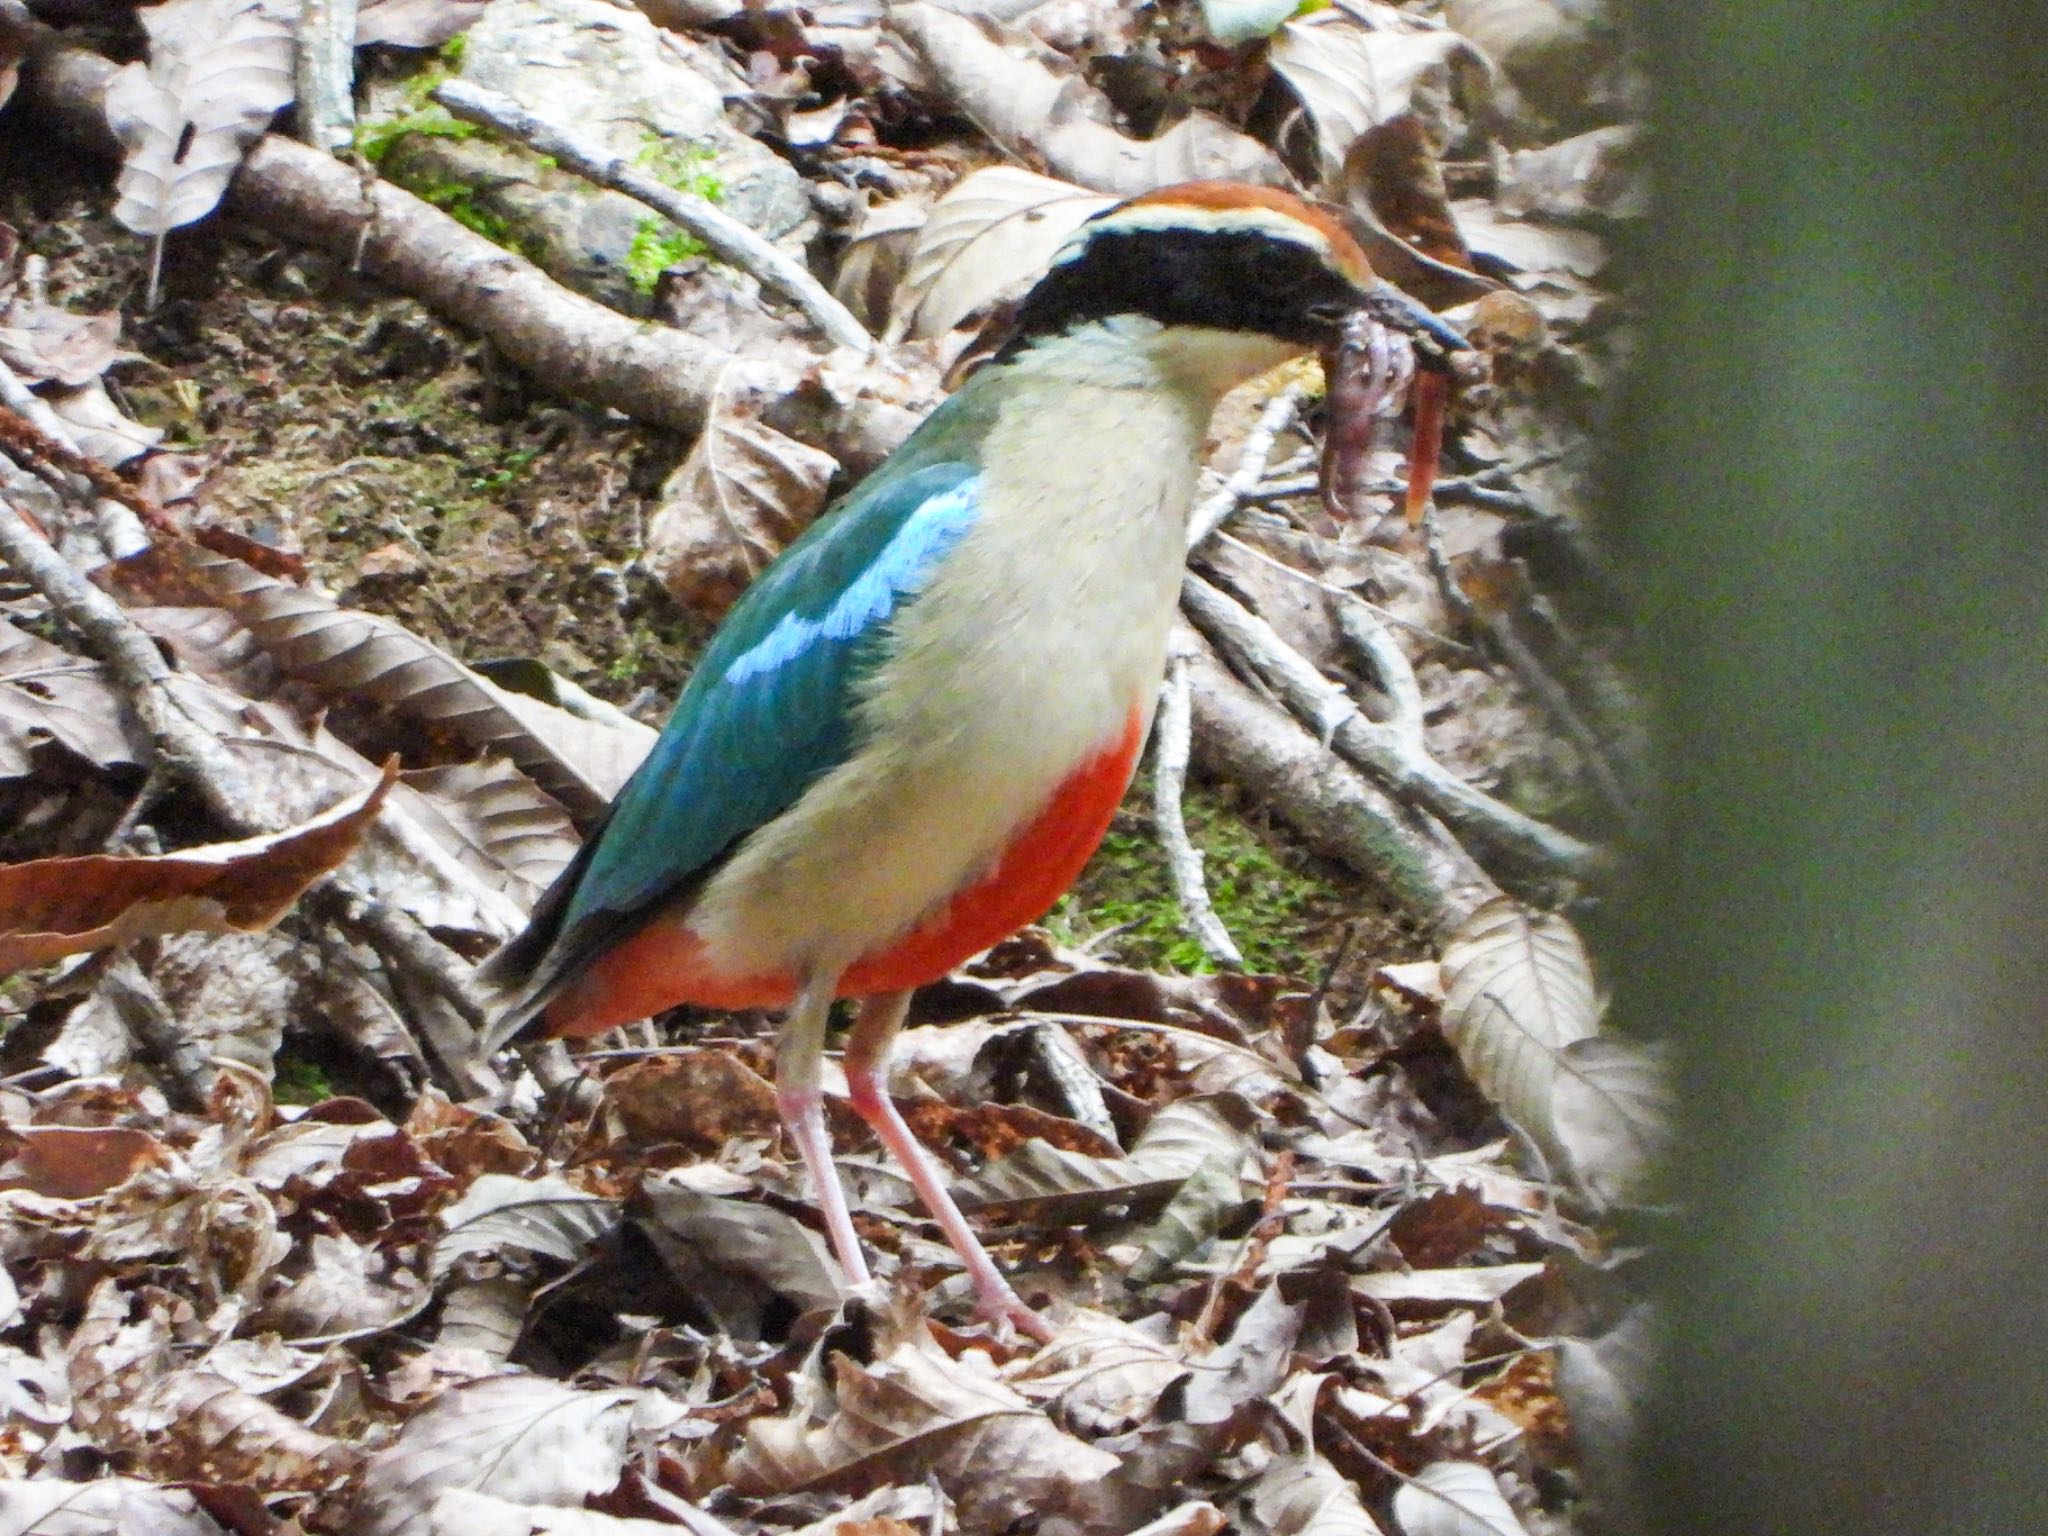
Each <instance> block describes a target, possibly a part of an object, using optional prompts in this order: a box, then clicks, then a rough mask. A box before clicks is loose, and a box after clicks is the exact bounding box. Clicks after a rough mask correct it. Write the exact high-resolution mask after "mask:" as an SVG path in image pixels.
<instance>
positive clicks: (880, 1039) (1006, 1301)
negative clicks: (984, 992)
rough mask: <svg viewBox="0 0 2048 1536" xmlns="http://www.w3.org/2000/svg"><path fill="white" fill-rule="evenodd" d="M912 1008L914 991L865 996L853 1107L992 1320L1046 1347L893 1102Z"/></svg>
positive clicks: (857, 1030)
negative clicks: (893, 1076) (895, 1051)
mask: <svg viewBox="0 0 2048 1536" xmlns="http://www.w3.org/2000/svg"><path fill="white" fill-rule="evenodd" d="M909 1006H910V994H909V993H908V992H883V993H878V994H877V995H876V996H874V997H869V998H864V999H863V1000H862V1002H861V1005H860V1017H859V1019H858V1020H856V1021H855V1023H854V1026H853V1036H852V1038H851V1039H849V1040H848V1041H847V1044H846V1083H847V1087H848V1088H849V1089H850V1090H851V1091H852V1094H853V1107H854V1109H855V1110H856V1111H857V1112H858V1113H859V1115H860V1117H861V1119H863V1120H865V1121H867V1123H868V1124H869V1125H871V1126H873V1127H874V1131H875V1134H876V1135H877V1136H879V1137H881V1139H882V1145H883V1146H884V1147H886V1148H887V1149H888V1150H889V1153H890V1155H891V1156H893V1157H894V1158H895V1159H896V1161H897V1162H898V1163H900V1164H902V1166H903V1171H904V1172H905V1173H907V1174H909V1175H910V1183H911V1187H912V1188H914V1189H915V1190H916V1191H917V1196H918V1198H919V1199H920V1200H922V1201H923V1202H924V1205H925V1209H926V1210H928V1211H930V1212H931V1213H932V1216H933V1217H934V1218H935V1219H936V1220H937V1221H938V1224H939V1228H940V1230H941V1231H943V1232H944V1233H945V1234H946V1241H947V1242H949V1243H951V1244H952V1245H953V1251H954V1252H955V1253H957V1254H959V1255H960V1258H961V1261H962V1262H963V1263H964V1264H966V1266H967V1274H968V1277H969V1278H970V1279H971V1280H973V1282H974V1291H975V1294H976V1295H977V1296H979V1297H980V1298H981V1308H980V1310H981V1314H982V1316H984V1317H986V1318H988V1319H989V1320H990V1321H991V1322H1004V1321H1007V1322H1010V1323H1014V1324H1015V1325H1016V1326H1017V1327H1018V1328H1020V1329H1022V1330H1023V1331H1024V1332H1025V1333H1026V1334H1029V1335H1030V1336H1031V1337H1032V1338H1034V1339H1037V1340H1038V1341H1039V1342H1040V1343H1044V1342H1045V1341H1046V1340H1048V1339H1050V1338H1051V1337H1052V1329H1051V1328H1050V1327H1049V1326H1048V1325H1047V1324H1046V1322H1045V1320H1044V1319H1043V1318H1041V1317H1040V1316H1039V1315H1038V1314H1037V1313H1036V1312H1034V1311H1032V1310H1031V1309H1030V1308H1029V1307H1027V1306H1025V1305H1024V1303H1023V1302H1022V1301H1021V1300H1019V1299H1018V1296H1017V1293H1016V1292H1015V1291H1014V1290H1012V1289H1011V1288H1010V1282H1009V1281H1007V1280H1005V1279H1004V1278H1003V1274H1002V1271H1001V1270H999V1269H997V1268H996V1265H995V1260H993V1259H991V1258H990V1257H989V1256H988V1250H987V1249H986V1248H984V1247H982V1246H981V1239H980V1238H978V1237H976V1236H975V1235H974V1229H973V1228H972V1227H970V1226H969V1225H968V1224H967V1218H966V1217H965V1216H964V1215H962V1214H961V1212H960V1207H959V1206H957V1205H955V1204H954V1203H953V1196H952V1194H951V1193H950V1192H949V1191H948V1190H947V1188H946V1173H945V1170H944V1169H943V1168H941V1167H940V1166H939V1164H938V1162H937V1161H936V1160H935V1159H934V1158H933V1157H932V1155H931V1153H929V1152H927V1151H926V1150H925V1149H924V1146H923V1144H922V1143H920V1142H919V1141H918V1139H917V1138H916V1137H915V1136H913V1135H912V1134H911V1133H910V1127H909V1126H907V1125H905V1124H904V1123H903V1116H902V1115H900V1114H898V1113H897V1112H896V1106H895V1104H894V1103H893V1102H891V1100H890V1098H889V1046H890V1044H891V1043H892V1042H893V1041H894V1040H895V1038H896V1031H897V1029H898V1028H899V1027H900V1026H901V1025H902V1023H903V1015H904V1012H905V1010H907V1009H908V1008H909Z"/></svg>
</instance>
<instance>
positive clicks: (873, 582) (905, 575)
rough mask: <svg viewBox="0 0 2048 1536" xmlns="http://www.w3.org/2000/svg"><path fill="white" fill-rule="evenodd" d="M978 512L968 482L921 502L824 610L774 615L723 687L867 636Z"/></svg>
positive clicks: (735, 664)
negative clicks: (838, 642) (825, 647)
mask: <svg viewBox="0 0 2048 1536" xmlns="http://www.w3.org/2000/svg"><path fill="white" fill-rule="evenodd" d="M925 473H926V474H930V473H932V472H931V471H929V470H927V471H926V472H925ZM979 510H980V509H979V507H978V505H977V503H976V500H975V482H974V481H972V480H966V481H963V482H961V483H960V484H959V485H956V486H954V487H953V489H952V490H950V491H947V492H945V493H943V494H942V495H938V496H934V497H932V498H931V499H930V500H929V501H926V502H924V503H923V504H922V505H920V506H919V507H918V508H917V510H916V511H915V512H913V513H912V514H911V515H910V517H909V518H907V519H906V520H905V521H904V522H903V523H902V524H901V525H900V526H899V527H898V528H897V530H896V532H895V534H894V535H893V536H892V537H891V538H890V539H889V542H888V543H886V544H884V545H883V546H882V547H881V549H880V550H879V551H877V552H876V554H875V556H874V559H873V561H872V563H871V564H869V566H868V567H867V569H866V570H864V571H862V572H861V573H860V574H859V575H857V576H855V577H854V579H853V582H852V584H851V585H850V586H848V587H847V588H846V589H845V590H844V591H842V592H841V593H840V594H839V595H838V596H837V597H835V598H833V599H832V602H831V605H830V606H829V607H828V608H826V609H825V611H824V612H823V613H819V614H809V613H800V612H796V611H794V610H792V611H790V612H787V613H784V614H783V615H782V617H781V618H779V619H777V620H776V621H775V627H774V628H773V629H771V630H769V631H768V633H767V634H766V635H764V636H762V637H761V639H759V640H757V641H756V642H755V643H754V645H753V646H752V647H751V648H750V649H748V650H747V651H745V652H744V653H742V654H741V655H740V656H739V657H737V658H736V659H735V660H734V661H733V663H732V665H731V666H729V667H727V668H726V670H725V686H726V687H728V688H731V687H735V686H737V685H738V684H741V683H744V682H746V681H748V680H749V679H751V678H755V677H759V676H762V675H763V674H765V673H769V672H773V671H775V670H776V669H778V668H780V667H783V666H786V665H788V664H789V663H791V662H793V661H797V660H800V659H801V658H802V657H804V656H805V655H806V654H808V653H809V652H810V651H812V650H813V649H815V648H816V647H817V646H818V645H820V644H823V643H829V642H831V641H836V640H855V639H858V638H859V637H860V636H862V635H863V634H866V633H867V632H868V630H869V629H871V628H872V627H873V626H874V625H876V624H878V623H880V622H881V621H882V620H884V619H886V618H888V617H889V615H890V614H891V613H893V612H894V611H895V608H896V604H897V603H898V602H899V601H900V600H901V599H902V598H903V597H905V596H907V595H908V594H910V593H912V592H915V591H916V590H917V589H918V588H919V587H921V586H922V585H923V584H924V580H925V577H926V575H927V574H928V573H929V572H930V571H931V570H932V569H933V567H935V566H936V565H937V564H938V562H939V561H941V560H943V559H945V557H946V553H947V551H949V550H950V549H952V547H953V546H954V545H955V544H957V543H959V542H960V538H961V535H963V534H964V533H966V532H967V530H968V529H969V528H970V527H972V526H973V524H974V519H975V517H976V516H977V515H978V513H979Z"/></svg>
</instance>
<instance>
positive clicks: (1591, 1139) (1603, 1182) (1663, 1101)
mask: <svg viewBox="0 0 2048 1536" xmlns="http://www.w3.org/2000/svg"><path fill="white" fill-rule="evenodd" d="M1673 1107H1674V1106H1673V1104H1672V1097H1671V1079H1670V1073H1669V1071H1668V1069H1667V1066H1666V1063H1665V1060H1664V1057H1663V1055H1662V1054H1661V1053H1660V1052H1658V1051H1655V1050H1652V1049H1650V1048H1648V1047H1646V1046H1643V1045H1640V1044H1638V1043H1637V1042H1635V1041H1633V1040H1620V1039H1616V1038H1615V1037H1614V1036H1612V1035H1595V1036H1592V1037H1591V1038H1588V1039H1585V1040H1574V1041H1573V1042H1572V1043H1571V1044H1569V1045H1567V1046H1566V1047H1565V1048H1564V1050H1563V1051H1562V1052H1560V1053H1559V1057H1558V1070H1557V1078H1556V1081H1555V1082H1554V1084H1553V1085H1552V1087H1551V1105H1550V1118H1551V1134H1552V1135H1553V1136H1554V1137H1555V1139H1556V1141H1557V1143H1558V1145H1559V1146H1560V1147H1561V1148H1562V1149H1563V1151H1564V1155H1565V1161H1566V1164H1567V1167H1568V1168H1569V1170H1570V1172H1571V1174H1572V1177H1573V1179H1574V1180H1575V1181H1576V1182H1577V1183H1578V1185H1579V1187H1580V1188H1581V1189H1583V1190H1584V1191H1585V1192H1586V1193H1587V1194H1589V1195H1591V1196H1592V1197H1593V1198H1594V1199H1595V1200H1597V1201H1599V1202H1600V1203H1601V1204H1603V1205H1618V1204H1621V1203H1624V1202H1626V1201H1628V1200H1630V1199H1633V1198H1634V1197H1636V1196H1637V1195H1639V1194H1641V1193H1642V1191H1643V1189H1644V1187H1645V1186H1646V1185H1647V1184H1648V1182H1649V1179H1650V1175H1651V1174H1652V1173H1653V1172H1654V1171H1655V1169H1656V1165H1657V1160H1658V1158H1660V1157H1661V1156H1662V1155H1663V1152H1664V1149H1665V1145H1666V1143H1667V1142H1668V1140H1669V1138H1670V1131H1671V1117H1672V1110H1673Z"/></svg>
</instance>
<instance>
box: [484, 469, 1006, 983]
mask: <svg viewBox="0 0 2048 1536" xmlns="http://www.w3.org/2000/svg"><path fill="white" fill-rule="evenodd" d="M919 435H920V436H923V435H924V434H922V433H920V434H919ZM906 446H907V448H914V447H916V446H918V444H917V441H916V439H913V440H912V444H910V445H906ZM920 460H924V462H919V461H920ZM976 492H977V480H976V471H975V469H974V467H973V466H972V465H970V464H965V463H959V462H943V461H942V462H937V463H933V462H930V455H929V454H928V453H927V454H911V453H907V452H906V453H903V454H899V455H898V457H897V459H895V460H892V461H891V462H890V463H888V464H887V465H885V466H884V467H883V469H882V470H881V471H880V472H879V473H878V474H876V475H875V476H873V477H871V478H870V479H869V480H868V481H867V482H865V483H864V484H862V485H861V486H860V487H859V488H858V489H857V490H856V491H855V492H854V493H853V495H852V496H851V497H849V498H848V500H847V501H846V502H845V503H844V504H843V505H841V506H840V507H839V508H838V509H836V510H835V511H833V512H831V513H829V514H828V515H826V516H825V517H823V518H821V519H819V521H818V522H817V523H816V524H815V525H814V526H813V527H812V528H811V529H810V530H809V531H808V532H807V533H806V534H805V535H804V536H803V537H802V538H800V539H799V540H797V542H796V543H794V544H792V545H791V546H790V547H789V549H788V550H787V551H785V552H784V554H783V555H782V557H781V558H780V559H779V560H777V561H776V562H775V564H774V565H772V566H771V567H769V569H768V571H767V572H766V573H765V574H764V575H763V576H762V577H761V578H760V579H759V580H758V581H756V582H755V583H754V585H753V586H752V587H750V588H748V590H747V593H746V595H745V596H744V597H743V598H742V599H741V600H740V602H739V604H738V605H737V606H736V607H735V608H734V609H733V611H732V613H731V614H730V615H728V616H727V618H726V621H725V623H724V625H723V626H722V627H721V628H720V629H719V631H718V633H717V635H716V636H715V637H714V638H713V640H712V642H711V645H710V647H709V648H708V649H707V650H706V651H705V653H704V656H703V658H702V660H701V661H700V662H699V663H698V666H697V669H696V671H695V672H694V673H693V674H692V675H691V678H690V681H689V685H688V686H687V687H686V688H685V689H684V690H683V694H682V697H681V698H680V699H679V700H677V702H676V708H675V713H674V714H673V715H672V716H671V717H670V719H669V722H668V725H667V727H666V728H665V729H664V730H663V731H662V733H661V737H660V739H659V740H658V741H657V742H656V743H655V745H654V749H653V751H652V752H650V753H649V754H648V756H647V759H646V761H645V762H643V763H642V764H641V765H640V768H639V769H638V771H637V772H635V773H634V775H633V777H632V778H631V779H630V780H629V781H628V782H627V784H626V786H625V788H624V789H622V790H621V791H620V792H619V795H618V797H617V799H615V800H614V801H613V802H612V805H611V808H610V810H609V811H608V812H607V813H606V815H605V819H604V821H603V822H602V823H601V824H600V825H599V826H598V828H597V829H596V830H595V831H594V832H593V833H592V834H591V836H590V838H589V839H588V840H587V841H586V842H585V844H584V846H583V849H582V851H581V852H580V853H579V854H578V856H577V857H576V859H575V860H574V862H572V863H571V864H570V866H569V867H568V868H567V869H566V870H564V871H563V873H562V875H561V877H560V878H559V879H558V880H557V881H556V882H555V884H554V885H553V886H552V887H551V888H550V889H549V890H548V892H547V893H546V895H544V896H543V897H542V898H541V900H540V902H539V903H538V904H537V905H536V907H535V908H534V912H533V917H532V919H531V921H530V923H529V925H528V927H527V930H526V931H525V932H524V933H523V934H521V935H520V936H519V937H518V938H516V939H514V940H513V941H512V942H511V943H510V944H508V945H506V947H505V948H504V949H502V950H500V951H499V953H498V954H497V955H496V956H494V957H493V959H492V960H491V962H490V964H489V966H488V968H487V971H486V980H487V982H489V983H490V984H491V985H494V986H496V987H498V988H500V989H503V990H505V991H507V992H511V993H515V994H517V995H518V1000H517V1001H515V1002H514V1004H513V1005H512V1007H513V1011H514V1014H515V1015H517V1016H518V1017H517V1018H516V1019H515V1020H514V1022H520V1021H523V1017H524V1016H526V1015H530V1014H531V1013H532V1012H533V1011H535V1010H536V1009H537V1008H538V1007H539V1006H540V1005H542V1004H543V1003H544V1002H545V999H546V995H547V994H548V993H549V992H551V991H552V990H554V987H555V985H556V984H557V983H558V982H560V981H561V980H563V979H565V978H566V977H567V976H569V975H572V974H574V972H575V971H576V969H577V968H578V967H579V966H581V965H583V964H585V963H587V962H588V961H589V960H591V959H593V958H595V957H596V956H597V955H598V954H600V953H602V952H603V950H604V949H605V948H607V947H608V946H609V945H610V944H611V943H613V942H614V941H615V940H617V939H618V938H619V937H621V936H623V934H624V933H626V932H628V931H630V930H631V929H632V927H633V926H634V925H635V923H636V921H637V920H638V919H639V918H641V917H642V916H643V915H644V914H646V913H648V912H650V911H652V910H653V909H655V908H657V907H660V906H662V905H664V904H666V903H667V902H668V901H670V900H671V899H673V898H674V897H675V896H677V895H679V894H681V893H682V892H684V891H686V890H687V889H688V888H689V887H691V886H692V885H695V884H698V883H700V882H701V881H702V880H703V879H705V878H706V877H707V876H708V875H709V874H710V873H711V872H712V871H713V870H714V869H716V868H717V867H718V865H719V864H720V863H721V862H722V861H723V860H724V859H725V858H726V857H727V856H728V855H729V854H730V853H731V851H732V850H733V849H734V848H735V847H736V846H737V845H738V844H739V843H740V841H741V840H742V839H744V838H745V837H746V836H747V834H748V833H750V832H752V831H754V830H755V829H756V828H758V827H761V826H764V825H766V824H767V823H768V822H770V821H773V820H774V819H775V818H776V817H777V816H779V815H781V814H782V813H783V812H784V811H785V810H787V809H789V807H790V806H792V805H794V804H795V803H796V801H797V800H798V799H799V798H800V797H801V796H802V795H803V793H804V791H805V790H806V789H808V788H809V787H810V786H811V785H812V784H813V783H815V782H816V781H817V780H818V779H819V778H820V777H822V776H823V775H824V774H826V773H829V772H830V771H831V770H832V769H833V768H835V767H837V766H838V765H839V764H841V763H843V762H845V761H846V760H847V758H848V757H850V756H851V755H852V754H853V752H854V750H855V749H856V747H857V745H858V742H857V739H856V738H857V732H858V725H857V721H856V708H855V707H856V703H857V697H858V687H859V683H860V679H861V678H862V677H863V676H864V675H865V674H866V672H867V671H868V670H869V669H870V668H871V667H872V666H873V665H874V662H875V659H876V656H877V655H878V653H879V650H880V645H879V642H880V640H881V638H882V636H883V634H884V633H885V631H886V629H887V626H888V622H889V619H890V617H891V616H892V615H893V614H894V613H896V612H897V611H898V610H899V609H900V608H901V606H902V605H903V604H904V603H906V602H907V601H909V600H911V599H912V598H914V597H915V595H916V593H917V592H918V590H919V589H920V588H921V587H922V586H923V585H924V583H925V581H926V580H927V579H928V578H929V576H930V575H931V572H932V571H933V569H934V568H935V567H936V566H937V565H938V564H939V562H940V561H942V560H944V558H945V557H946V554H947V552H948V551H949V550H951V549H952V548H953V546H954V545H955V544H957V543H958V542H959V540H960V539H961V537H962V536H963V535H965V533H966V532H967V530H968V529H969V528H971V527H972V526H973V524H974V521H975V519H976V516H977V515H978V511H979V504H978V500H977V495H976Z"/></svg>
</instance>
